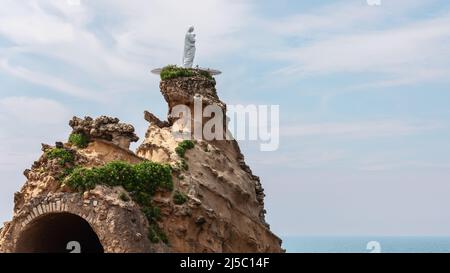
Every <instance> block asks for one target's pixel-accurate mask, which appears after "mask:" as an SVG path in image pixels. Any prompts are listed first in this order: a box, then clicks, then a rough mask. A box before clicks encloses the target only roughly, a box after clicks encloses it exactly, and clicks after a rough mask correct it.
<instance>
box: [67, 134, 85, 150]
mask: <svg viewBox="0 0 450 273" xmlns="http://www.w3.org/2000/svg"><path fill="white" fill-rule="evenodd" d="M69 143H71V144H73V145H75V146H77V147H78V148H80V149H82V148H86V147H87V146H88V144H89V140H88V138H87V137H86V136H85V135H84V134H80V133H72V134H70V136H69Z"/></svg>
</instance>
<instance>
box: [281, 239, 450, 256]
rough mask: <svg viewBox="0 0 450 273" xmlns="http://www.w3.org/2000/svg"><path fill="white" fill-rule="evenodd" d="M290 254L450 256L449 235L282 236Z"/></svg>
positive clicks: (284, 246) (284, 245) (285, 247)
mask: <svg viewBox="0 0 450 273" xmlns="http://www.w3.org/2000/svg"><path fill="white" fill-rule="evenodd" d="M281 238H282V240H283V245H282V247H283V248H284V249H286V252H287V253H371V252H379V253H450V236H429V235H425V236H418V235H404V236H403V235H402V236H395V235H383V236H379V235H373V236H371V235H357V236H349V235H343V236H334V235H310V236H282V237H281Z"/></svg>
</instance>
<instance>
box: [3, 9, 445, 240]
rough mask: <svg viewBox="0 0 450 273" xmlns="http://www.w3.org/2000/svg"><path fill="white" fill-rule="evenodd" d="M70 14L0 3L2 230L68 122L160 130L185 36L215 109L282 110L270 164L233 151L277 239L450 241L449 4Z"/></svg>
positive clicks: (247, 148)
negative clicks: (165, 85) (146, 115)
mask: <svg viewBox="0 0 450 273" xmlns="http://www.w3.org/2000/svg"><path fill="white" fill-rule="evenodd" d="M76 2H77V1H75V0H71V1H64V0H47V1H44V0H42V1H31V0H30V1H15V0H0V3H1V5H2V7H5V8H2V9H1V10H0V83H1V85H0V124H1V125H2V130H1V131H0V139H1V142H0V143H1V144H0V174H1V180H2V183H1V185H0V222H3V221H7V220H9V219H10V218H11V216H12V204H13V201H12V199H13V193H14V192H15V191H17V190H18V189H19V188H20V187H21V185H22V184H23V182H24V181H25V178H24V177H23V176H22V171H23V170H24V169H25V168H29V167H30V165H31V164H32V162H33V161H34V160H35V159H36V158H37V157H38V156H39V155H40V143H42V142H44V143H53V142H54V141H57V140H64V139H66V138H67V135H68V133H69V132H70V130H69V129H70V128H69V126H68V125H67V123H68V120H69V119H70V118H71V117H72V116H73V115H78V116H84V115H90V116H98V115H103V114H105V115H111V116H116V117H119V118H120V119H121V120H122V121H124V122H128V123H132V124H134V125H135V127H136V130H137V131H138V133H139V135H140V136H143V135H144V132H145V130H146V127H147V124H146V122H145V121H144V120H143V114H142V113H143V111H144V110H150V111H152V112H154V113H156V114H157V115H158V116H160V117H162V118H164V117H165V115H166V111H167V106H166V103H165V102H164V100H163V98H162V96H161V95H160V92H159V86H158V80H159V79H158V78H157V77H156V76H154V75H151V74H150V73H149V71H150V69H152V68H155V67H161V66H163V65H166V64H174V63H180V59H181V55H182V46H183V39H184V33H185V31H186V29H187V27H188V26H189V25H194V26H195V27H196V33H197V56H196V61H195V62H196V63H198V64H199V65H201V66H204V67H213V68H217V69H220V70H222V71H223V74H222V75H220V76H218V77H217V82H218V84H217V88H218V91H219V94H220V96H221V98H222V100H223V101H225V102H227V103H230V104H268V105H272V104H279V105H280V115H281V121H280V122H281V124H280V126H281V131H280V134H281V140H280V148H279V150H277V151H275V152H260V151H259V150H258V147H259V144H258V143H254V142H241V146H242V149H243V151H244V153H245V154H246V159H247V163H248V164H249V165H250V166H251V167H252V168H253V170H254V172H255V173H256V174H257V175H259V176H261V178H262V182H263V185H264V187H265V189H266V193H267V197H266V206H267V210H268V215H267V218H268V221H269V222H270V224H271V226H272V229H273V230H274V231H275V232H276V233H277V234H280V235H283V236H290V235H292V236H294V235H372V234H373V235H450V217H448V208H449V207H450V198H448V196H450V185H449V176H450V143H449V141H448V140H449V137H450V107H449V104H450V92H449V91H450V90H449V87H450V80H449V79H450V3H448V1H443V0H442V1H437V0H431V1H418V0H382V4H381V6H369V5H367V2H366V1H365V0H347V1H299V0H295V1H294V0H292V1H290V0H281V1H261V0H259V1H256V0H241V1H233V0H231V1H230V0H226V1H225V0H205V1H200V0H192V1H171V0H169V1H167V0H165V1H162V0H161V1H155V0H150V1H149V0H145V1H144V0H130V1H119V0H94V1H83V0H80V5H74V4H73V3H76ZM6 7H7V8H6Z"/></svg>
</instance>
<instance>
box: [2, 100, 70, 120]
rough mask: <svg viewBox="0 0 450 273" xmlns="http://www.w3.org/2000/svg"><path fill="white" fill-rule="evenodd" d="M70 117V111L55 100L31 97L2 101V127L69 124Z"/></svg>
mask: <svg viewBox="0 0 450 273" xmlns="http://www.w3.org/2000/svg"><path fill="white" fill-rule="evenodd" d="M68 117H70V112H69V110H68V109H67V108H66V107H64V106H63V105H62V104H60V103H58V102H56V101H53V100H49V99H45V98H30V97H7V98H2V99H0V120H1V121H2V127H5V126H6V125H7V124H8V123H9V124H12V125H13V126H14V127H16V126H20V125H25V126H43V125H44V126H45V125H49V124H59V123H61V122H67V118H68Z"/></svg>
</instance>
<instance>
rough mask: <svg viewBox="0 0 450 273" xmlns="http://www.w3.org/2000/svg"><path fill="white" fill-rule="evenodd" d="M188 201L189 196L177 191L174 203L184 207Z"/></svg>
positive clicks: (174, 195)
mask: <svg viewBox="0 0 450 273" xmlns="http://www.w3.org/2000/svg"><path fill="white" fill-rule="evenodd" d="M187 200H188V197H187V195H186V194H184V193H182V192H179V191H175V193H174V194H173V202H174V203H175V204H177V205H182V204H184V203H186V202H187Z"/></svg>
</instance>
